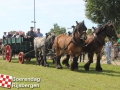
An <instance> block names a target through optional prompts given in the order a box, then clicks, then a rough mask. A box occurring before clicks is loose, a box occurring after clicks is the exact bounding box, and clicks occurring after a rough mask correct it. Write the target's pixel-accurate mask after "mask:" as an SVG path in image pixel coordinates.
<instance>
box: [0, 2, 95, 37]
mask: <svg viewBox="0 0 120 90" xmlns="http://www.w3.org/2000/svg"><path fill="white" fill-rule="evenodd" d="M0 2H1V3H0V26H1V30H0V31H1V32H0V38H2V36H3V32H9V31H12V30H14V31H19V30H22V31H24V32H28V31H29V30H30V27H31V26H34V23H31V21H34V0H0ZM83 20H84V22H85V25H86V27H87V28H88V29H89V28H92V26H97V25H96V24H95V23H93V22H92V21H91V20H88V19H87V18H86V16H85V2H84V0H35V21H36V29H37V28H40V29H41V33H43V35H45V33H47V32H49V31H50V29H51V28H53V24H55V23H57V24H58V25H59V26H60V27H65V28H66V30H67V31H72V29H67V28H70V27H71V26H72V25H76V21H78V22H81V21H83Z"/></svg>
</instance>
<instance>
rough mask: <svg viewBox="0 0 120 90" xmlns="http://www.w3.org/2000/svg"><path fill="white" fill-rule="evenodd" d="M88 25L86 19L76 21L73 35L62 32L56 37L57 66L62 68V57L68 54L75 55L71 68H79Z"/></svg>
mask: <svg viewBox="0 0 120 90" xmlns="http://www.w3.org/2000/svg"><path fill="white" fill-rule="evenodd" d="M86 30H87V27H86V26H85V24H84V21H82V22H80V23H78V22H77V21H76V26H75V29H74V30H73V34H72V36H68V35H64V34H60V35H58V36H57V37H56V38H55V41H54V44H53V47H54V51H55V54H56V59H55V63H56V68H57V69H62V65H61V63H60V59H61V57H62V55H64V54H67V55H68V56H69V55H70V56H72V57H73V62H72V63H71V70H76V69H78V63H77V60H78V56H79V55H80V54H81V52H82V47H83V45H84V41H85V39H86Z"/></svg>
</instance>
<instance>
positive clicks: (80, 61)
mask: <svg viewBox="0 0 120 90" xmlns="http://www.w3.org/2000/svg"><path fill="white" fill-rule="evenodd" d="M79 62H82V54H80V61H79Z"/></svg>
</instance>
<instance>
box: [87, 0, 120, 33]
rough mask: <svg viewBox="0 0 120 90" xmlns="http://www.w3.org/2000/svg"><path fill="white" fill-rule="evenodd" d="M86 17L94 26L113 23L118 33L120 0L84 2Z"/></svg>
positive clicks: (119, 27)
mask: <svg viewBox="0 0 120 90" xmlns="http://www.w3.org/2000/svg"><path fill="white" fill-rule="evenodd" d="M85 1H86V5H85V6H86V10H85V11H86V13H85V15H86V17H87V18H88V19H90V20H92V21H93V22H94V23H96V24H104V23H108V22H113V23H114V25H115V28H116V29H117V32H118V33H120V31H119V29H120V0H85Z"/></svg>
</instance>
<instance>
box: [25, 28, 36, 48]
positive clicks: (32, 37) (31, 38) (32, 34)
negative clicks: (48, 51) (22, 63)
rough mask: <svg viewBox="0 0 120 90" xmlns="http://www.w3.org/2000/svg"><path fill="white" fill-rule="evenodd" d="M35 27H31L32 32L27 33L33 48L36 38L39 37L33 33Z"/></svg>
mask: <svg viewBox="0 0 120 90" xmlns="http://www.w3.org/2000/svg"><path fill="white" fill-rule="evenodd" d="M33 28H34V27H30V31H28V32H27V38H29V40H30V42H31V46H33V45H34V44H33V40H34V38H35V37H37V35H36V33H35V32H34V31H33Z"/></svg>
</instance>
